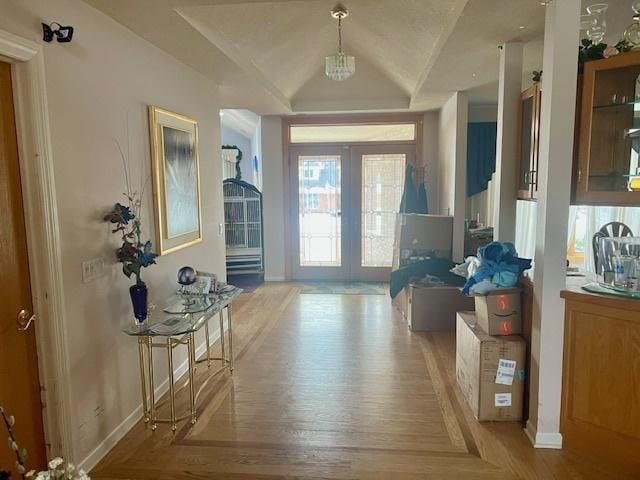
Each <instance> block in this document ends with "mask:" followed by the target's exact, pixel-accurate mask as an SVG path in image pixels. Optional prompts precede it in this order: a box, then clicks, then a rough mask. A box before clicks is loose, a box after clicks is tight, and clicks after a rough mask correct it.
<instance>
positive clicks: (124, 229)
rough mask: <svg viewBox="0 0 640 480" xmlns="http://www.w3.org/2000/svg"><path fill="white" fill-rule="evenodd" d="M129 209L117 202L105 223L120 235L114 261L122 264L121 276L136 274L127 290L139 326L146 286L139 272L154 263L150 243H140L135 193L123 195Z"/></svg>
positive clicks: (143, 315)
mask: <svg viewBox="0 0 640 480" xmlns="http://www.w3.org/2000/svg"><path fill="white" fill-rule="evenodd" d="M125 196H126V197H127V199H128V201H129V206H125V205H122V204H121V203H116V204H115V205H114V206H113V208H112V209H111V211H110V212H109V213H107V214H106V215H105V216H104V220H105V221H106V222H109V223H111V224H113V225H114V228H113V230H112V233H117V234H119V235H120V236H121V240H122V245H121V246H120V247H119V248H118V249H117V250H116V258H117V259H118V262H120V263H122V273H124V274H125V275H126V276H127V277H128V278H131V276H132V275H135V279H136V283H135V284H134V285H131V287H129V294H130V295H131V302H132V304H133V312H134V316H135V318H136V320H137V321H138V323H143V322H144V321H145V320H146V319H147V297H148V289H147V284H146V283H144V282H143V281H142V278H141V273H140V272H141V270H142V269H143V268H146V267H148V266H149V265H153V264H154V263H156V260H155V259H156V257H157V256H158V255H157V254H156V253H154V252H153V246H152V244H151V241H150V240H147V241H146V242H143V241H142V225H141V222H140V217H139V213H138V212H139V211H140V205H141V203H142V202H141V198H140V197H138V195H137V194H135V193H132V194H130V193H127V194H125Z"/></svg>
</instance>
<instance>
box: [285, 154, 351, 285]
mask: <svg viewBox="0 0 640 480" xmlns="http://www.w3.org/2000/svg"><path fill="white" fill-rule="evenodd" d="M289 152H290V164H289V165H290V170H289V178H290V180H291V185H290V192H291V196H290V198H291V226H292V232H293V235H292V239H291V240H292V241H291V247H292V249H291V273H292V276H293V278H294V279H296V280H348V279H349V274H350V272H349V269H350V264H349V257H348V252H349V236H348V227H349V225H348V221H349V218H350V216H351V215H350V212H349V211H348V208H349V202H348V201H345V200H346V199H348V196H347V197H345V192H348V191H349V150H348V149H347V148H343V147H340V146H299V147H293V148H291V149H290V150H289Z"/></svg>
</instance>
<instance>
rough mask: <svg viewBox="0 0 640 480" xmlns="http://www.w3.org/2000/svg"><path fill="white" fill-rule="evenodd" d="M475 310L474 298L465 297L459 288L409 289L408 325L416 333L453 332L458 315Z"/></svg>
mask: <svg viewBox="0 0 640 480" xmlns="http://www.w3.org/2000/svg"><path fill="white" fill-rule="evenodd" d="M405 290H406V289H405ZM473 308H474V305H473V298H471V297H468V296H466V295H463V294H462V293H461V292H460V289H459V288H458V287H451V286H432V287H430V286H421V285H413V284H412V285H409V287H408V306H407V323H408V324H409V329H411V331H414V332H438V331H453V330H455V328H456V313H457V312H459V311H463V310H473Z"/></svg>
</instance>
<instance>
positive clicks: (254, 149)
mask: <svg viewBox="0 0 640 480" xmlns="http://www.w3.org/2000/svg"><path fill="white" fill-rule="evenodd" d="M261 122H262V121H261V119H260V118H258V126H257V127H256V132H255V134H254V135H253V137H251V172H253V157H254V156H255V157H256V158H257V159H258V170H257V172H253V173H252V178H253V181H252V182H251V183H253V184H254V185H255V186H256V187H258V190H260V191H262V125H261ZM254 177H255V178H254Z"/></svg>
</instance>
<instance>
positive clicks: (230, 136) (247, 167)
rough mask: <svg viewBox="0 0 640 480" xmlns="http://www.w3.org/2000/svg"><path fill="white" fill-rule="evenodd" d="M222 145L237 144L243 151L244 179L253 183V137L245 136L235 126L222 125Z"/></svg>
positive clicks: (242, 168) (241, 164)
mask: <svg viewBox="0 0 640 480" xmlns="http://www.w3.org/2000/svg"><path fill="white" fill-rule="evenodd" d="M220 132H221V133H220V134H221V138H222V140H221V141H222V145H235V146H236V147H238V148H239V149H240V151H241V152H242V160H241V161H240V171H241V172H242V180H244V181H245V182H249V183H251V184H252V183H253V161H252V158H253V149H252V147H251V139H250V138H247V137H245V136H244V135H242V134H241V133H239V132H237V131H236V130H234V129H233V128H230V127H227V126H225V125H222V127H221V130H220Z"/></svg>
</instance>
